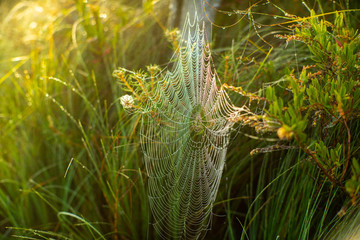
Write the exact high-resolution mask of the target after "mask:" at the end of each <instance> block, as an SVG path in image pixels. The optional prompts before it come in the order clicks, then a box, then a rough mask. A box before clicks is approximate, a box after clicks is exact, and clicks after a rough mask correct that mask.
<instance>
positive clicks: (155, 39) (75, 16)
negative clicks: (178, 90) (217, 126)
mask: <svg viewBox="0 0 360 240" xmlns="http://www.w3.org/2000/svg"><path fill="white" fill-rule="evenodd" d="M146 2H152V1H146ZM335 2H336V3H335V4H331V3H329V2H328V1H306V3H307V5H308V6H309V7H310V8H312V9H315V10H316V12H317V13H319V14H320V13H322V12H330V11H334V10H343V9H350V8H358V7H359V6H357V5H356V3H350V2H349V1H335ZM168 4H169V1H159V2H154V5H153V8H150V9H149V8H148V7H147V8H145V7H144V6H143V5H142V1H131V3H130V2H128V1H114V0H106V1H105V0H102V1H100V0H99V1H89V2H88V3H85V2H84V1H80V0H77V1H67V0H64V1H57V2H54V1H36V0H34V1H31V2H30V1H17V2H13V1H2V2H1V4H0V8H1V9H2V11H0V12H1V16H0V20H1V22H0V24H1V25H0V27H1V32H0V36H1V38H0V52H1V53H2V54H1V56H0V101H1V104H0V135H1V138H0V239H17V238H25V239H154V238H155V239H156V236H155V235H154V232H153V229H152V226H151V225H149V223H150V222H151V221H150V219H151V215H150V209H149V206H148V201H147V185H146V184H147V182H146V179H147V176H146V173H145V171H144V166H143V162H142V159H143V156H142V153H141V151H140V146H139V136H138V134H137V133H138V127H139V122H140V118H139V116H138V115H136V114H134V115H131V114H127V113H126V112H125V111H124V110H123V108H122V106H121V104H120V101H119V98H120V97H121V96H122V95H123V94H124V91H123V90H122V88H121V85H120V84H119V83H118V82H116V80H115V79H114V78H113V76H112V73H113V71H114V70H116V69H117V68H118V67H124V68H127V69H144V70H145V69H146V66H148V65H150V64H158V65H160V67H161V68H163V67H165V66H166V64H167V63H168V61H169V59H170V57H171V54H172V49H171V43H169V42H167V40H166V37H165V34H164V32H163V29H162V28H161V26H160V25H161V24H162V25H165V26H166V21H167V17H168V16H167V11H165V10H164V9H167V7H168ZM244 4H245V3H244ZM277 5H278V6H279V8H277V7H275V6H274V5H271V4H262V3H261V4H258V6H257V7H256V8H253V9H252V12H251V13H252V15H251V16H252V18H250V20H249V19H246V18H244V20H242V21H240V22H239V23H238V24H236V25H235V26H233V27H225V29H222V27H218V28H217V27H215V25H214V29H213V33H214V38H213V42H212V45H213V47H212V48H213V57H214V60H215V63H216V65H217V66H216V67H217V69H218V73H219V75H220V76H221V78H222V79H224V83H228V84H229V85H233V86H241V87H243V89H245V90H246V91H248V92H254V93H256V94H257V96H265V94H264V90H265V88H266V87H267V86H275V87H280V88H281V87H284V85H281V84H282V83H283V82H284V76H285V75H287V74H289V73H291V72H293V73H294V74H296V76H299V75H300V72H301V69H302V66H303V65H308V64H312V63H313V62H312V60H311V56H310V51H309V50H308V48H307V46H306V45H305V44H302V43H300V42H296V41H292V42H289V44H288V46H287V47H286V48H285V44H286V43H285V41H284V40H281V39H278V38H275V37H274V35H276V34H285V33H287V34H289V30H288V29H287V28H285V27H284V25H279V24H278V25H274V26H265V25H266V24H268V22H269V21H270V22H271V23H278V22H279V21H280V20H279V19H282V18H281V17H283V16H284V15H283V13H282V12H281V11H280V10H279V9H280V7H281V9H286V10H287V9H289V13H290V9H293V10H291V14H296V15H298V16H309V14H310V13H309V12H308V11H307V9H306V8H305V7H304V6H303V5H302V4H300V3H297V4H296V5H295V6H296V7H295V8H293V3H291V4H290V3H286V2H281V1H279V2H278V3H277ZM145 6H148V5H146V4H145ZM151 6H152V5H151ZM247 7H249V6H248V3H246V5H244V6H241V4H239V3H237V2H236V1H227V2H226V3H223V4H222V5H221V9H222V10H223V11H230V12H232V13H233V10H238V9H246V8H247ZM8 10H9V11H8ZM5 12H6V14H5ZM260 13H261V14H260ZM154 16H156V18H154ZM216 16H217V17H216V19H215V23H214V24H216V25H219V26H229V25H231V24H232V23H234V22H236V21H237V19H239V18H240V17H241V15H236V14H232V15H231V16H228V12H221V11H218V12H217V15H216ZM347 16H348V18H349V22H351V23H352V25H353V26H355V27H356V26H357V27H358V26H359V23H358V20H357V16H358V12H351V13H349V14H348V15H347ZM274 17H276V19H275V18H274ZM251 19H252V20H251ZM327 19H328V20H329V21H332V20H333V15H329V16H328V17H327ZM254 21H255V22H256V23H255V22H254ZM159 23H161V24H159ZM257 25H259V26H261V27H260V28H259V27H256V26H257ZM268 43H269V44H271V46H270V45H269V44H268ZM139 46H141V47H139ZM230 94H231V98H232V99H233V101H234V103H235V104H239V105H240V104H243V103H244V102H247V103H249V99H248V97H246V96H241V95H239V94H237V93H236V92H230ZM284 99H285V100H288V101H291V99H290V97H289V96H285V97H284ZM289 99H290V100H289ZM249 106H250V107H251V109H252V110H253V111H254V112H256V113H258V114H260V113H263V112H264V111H265V109H266V107H267V105H266V106H265V107H264V105H263V104H262V105H258V104H256V101H253V102H252V103H251V104H250V103H249ZM351 126H352V131H353V133H354V135H353V139H356V137H357V133H358V132H359V131H358V120H357V119H356V118H355V119H354V120H353V121H352V125H351ZM340 132H341V129H336V130H334V131H333V132H332V133H331V134H329V137H328V140H327V143H332V142H333V141H334V139H335V138H336V136H337V135H339V133H340ZM316 134H317V133H315V134H314V136H316ZM249 136H250V137H249ZM344 139H345V140H346V138H344ZM267 140H274V141H275V140H276V142H278V137H277V136H276V133H265V134H263V135H259V134H258V133H257V132H255V131H254V129H253V128H251V127H248V126H238V127H237V129H236V131H235V133H234V137H233V140H232V145H231V147H230V149H229V151H228V154H227V163H226V168H225V170H224V173H223V178H222V183H221V186H220V189H219V192H218V198H217V201H216V203H215V205H214V219H213V224H212V230H210V231H209V232H208V234H207V236H206V239H216V238H218V239H223V238H227V239H239V238H240V239H324V238H325V239H341V238H342V236H343V234H345V235H346V236H350V235H355V234H356V226H357V223H358V221H359V210H358V205H357V204H354V206H352V203H351V202H350V201H351V197H350V196H348V195H347V194H346V193H344V192H342V191H341V190H340V189H339V188H338V187H336V186H332V185H331V183H329V182H328V181H324V178H323V175H322V173H321V171H320V170H319V169H318V168H317V167H316V165H315V164H314V163H313V162H312V161H311V160H310V159H309V157H308V156H306V154H304V152H303V151H300V150H299V149H290V150H283V151H276V152H265V153H260V154H257V155H255V156H251V155H250V152H251V150H253V149H256V148H266V147H269V146H270V145H272V144H275V143H276V142H271V141H267ZM351 148H352V149H354V157H357V155H358V152H357V149H359V147H358V145H357V142H356V141H354V142H353V145H352V146H351ZM349 174H350V173H349ZM346 177H347V179H348V178H349V177H350V176H348V175H347V176H346ZM342 211H345V212H347V213H346V214H345V217H339V216H341V214H338V213H339V212H342Z"/></svg>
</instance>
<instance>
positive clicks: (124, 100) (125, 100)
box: [120, 95, 134, 108]
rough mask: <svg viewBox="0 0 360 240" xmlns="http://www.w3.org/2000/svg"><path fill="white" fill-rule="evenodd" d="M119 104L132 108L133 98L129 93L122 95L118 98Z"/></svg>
mask: <svg viewBox="0 0 360 240" xmlns="http://www.w3.org/2000/svg"><path fill="white" fill-rule="evenodd" d="M120 102H121V105H122V106H123V107H124V108H133V107H134V99H133V97H132V96H130V95H124V96H122V97H121V98H120Z"/></svg>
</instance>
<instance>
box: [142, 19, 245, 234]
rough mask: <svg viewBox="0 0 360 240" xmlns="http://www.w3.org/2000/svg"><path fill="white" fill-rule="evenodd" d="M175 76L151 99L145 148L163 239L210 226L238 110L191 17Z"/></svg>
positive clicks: (155, 221) (144, 123) (156, 224)
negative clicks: (219, 76)
mask: <svg viewBox="0 0 360 240" xmlns="http://www.w3.org/2000/svg"><path fill="white" fill-rule="evenodd" d="M184 29H185V30H186V31H187V32H186V34H183V36H182V39H181V43H180V47H179V49H178V50H177V53H176V54H175V56H174V59H173V60H174V65H173V68H172V71H168V72H167V73H166V74H165V76H164V77H163V78H162V79H160V80H159V81H158V83H157V87H156V88H155V89H154V90H153V91H152V93H149V94H148V97H149V99H148V101H147V105H146V106H145V107H144V108H143V110H144V112H143V113H144V115H143V118H142V127H141V146H142V150H143V153H144V156H145V163H146V171H147V174H148V176H149V186H148V187H149V201H150V207H151V211H152V215H153V226H154V228H155V230H156V231H157V232H158V234H159V235H160V236H161V237H162V238H164V239H200V238H203V237H204V235H205V233H206V230H207V229H209V227H210V222H211V215H212V205H213V203H214V201H215V198H216V194H217V191H218V188H219V184H220V180H221V175H222V171H223V167H224V162H225V155H226V151H227V147H228V145H229V134H230V131H231V128H232V126H233V124H234V122H235V121H232V119H233V118H236V117H238V116H240V115H241V114H242V111H243V110H244V109H243V108H238V107H235V106H234V105H233V104H232V103H231V102H230V99H229V97H228V95H227V93H226V92H225V90H224V89H223V88H222V87H221V88H220V89H219V88H218V87H217V84H216V83H217V81H218V75H217V74H216V72H215V70H212V67H211V65H212V59H211V54H210V49H209V45H208V44H207V41H206V39H205V35H204V27H202V28H200V27H199V23H198V20H197V18H196V20H195V22H194V24H190V23H189V20H187V22H186V24H185V27H184Z"/></svg>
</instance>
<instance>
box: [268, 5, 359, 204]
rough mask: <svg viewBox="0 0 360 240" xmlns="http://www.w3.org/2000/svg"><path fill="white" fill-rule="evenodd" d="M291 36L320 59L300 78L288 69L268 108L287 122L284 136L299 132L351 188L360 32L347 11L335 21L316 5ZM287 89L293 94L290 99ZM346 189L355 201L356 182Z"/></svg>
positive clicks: (300, 140) (328, 172)
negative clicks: (322, 15) (348, 21)
mask: <svg viewBox="0 0 360 240" xmlns="http://www.w3.org/2000/svg"><path fill="white" fill-rule="evenodd" d="M286 38H287V41H291V40H297V41H302V42H304V43H305V44H306V45H307V46H308V48H309V50H310V52H311V56H312V59H313V61H314V65H311V66H306V67H303V70H302V72H301V74H300V75H299V77H298V78H297V77H296V76H295V75H294V74H290V75H288V77H287V81H286V82H285V86H283V87H282V88H279V87H277V86H274V87H268V88H267V89H266V98H267V99H268V100H269V102H270V106H269V108H268V110H267V114H268V115H269V116H270V117H271V118H274V119H275V120H276V121H278V122H279V123H280V124H281V125H282V127H281V128H280V129H279V130H278V136H279V138H281V139H288V140H290V138H291V137H292V136H294V137H295V144H297V145H298V146H299V147H300V148H301V149H302V150H303V151H304V152H305V153H306V154H307V155H308V156H309V157H310V158H311V159H312V160H313V161H314V162H315V163H316V164H317V166H318V167H319V168H320V169H321V170H322V172H323V174H324V175H325V177H326V178H327V180H329V181H331V182H332V183H333V184H334V185H336V186H338V187H340V188H341V189H343V190H345V187H344V181H345V179H347V178H351V177H350V175H353V174H354V173H350V171H349V168H348V166H349V161H350V158H351V157H352V156H354V155H356V154H357V152H356V150H357V149H356V146H359V141H358V139H357V138H354V135H355V134H356V132H357V130H356V129H357V122H358V121H359V116H360V115H359V113H360V99H359V86H360V77H359V76H360V72H359V70H360V69H359V67H358V66H359V64H360V51H359V50H360V44H359V43H360V42H359V41H360V38H359V35H358V33H357V31H355V30H354V29H352V28H351V27H350V26H347V25H346V22H345V20H344V14H343V13H337V14H336V17H335V20H334V24H332V23H330V22H328V21H325V20H323V19H321V20H320V19H319V17H317V16H316V15H315V12H314V11H312V12H311V17H310V18H309V19H308V20H303V21H301V22H299V24H298V26H297V27H296V29H295V34H294V35H289V36H287V37H286ZM280 91H281V92H280ZM283 92H287V93H289V95H290V96H291V97H290V98H286V99H284V97H283V95H282V94H283ZM285 102H286V104H284V103H285ZM339 134H340V135H339ZM349 184H350V183H349ZM349 184H348V185H349ZM352 184H355V182H354V181H352ZM355 188H356V187H355ZM346 189H347V190H348V193H349V194H350V195H351V196H352V200H353V201H354V202H355V200H356V198H358V195H357V194H354V193H355V192H354V191H353V190H351V192H349V191H350V190H349V189H353V187H351V188H350V187H349V188H346Z"/></svg>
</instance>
